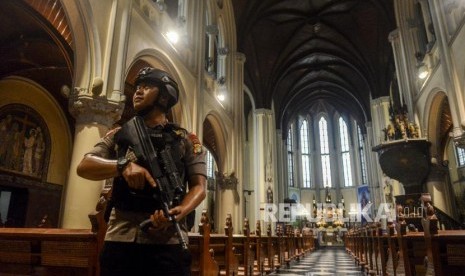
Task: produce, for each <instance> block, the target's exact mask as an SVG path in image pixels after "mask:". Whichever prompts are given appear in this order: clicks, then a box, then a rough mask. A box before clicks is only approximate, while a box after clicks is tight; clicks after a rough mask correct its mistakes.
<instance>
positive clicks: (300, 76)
mask: <svg viewBox="0 0 465 276" xmlns="http://www.w3.org/2000/svg"><path fill="white" fill-rule="evenodd" d="M233 5H234V14H235V17H236V24H237V28H236V29H237V40H238V51H240V52H242V53H244V54H245V55H246V57H247V60H246V63H245V76H244V80H245V85H246V86H247V87H248V88H249V89H250V91H251V92H252V95H253V98H254V99H253V100H254V101H255V106H256V108H267V109H271V108H272V105H274V110H275V111H276V118H277V120H276V123H277V128H280V129H285V128H287V125H288V123H289V121H290V120H292V119H294V118H295V116H297V115H299V114H302V113H307V112H311V110H312V108H313V107H314V105H316V104H317V103H318V102H321V100H323V101H324V102H325V103H326V104H328V105H332V106H333V107H334V108H335V109H336V110H337V111H338V112H340V113H343V114H351V115H353V116H354V117H355V118H356V119H357V120H358V121H359V122H360V123H361V125H363V124H364V123H365V122H366V121H370V120H371V119H370V116H371V115H370V99H371V98H378V97H380V96H387V95H389V84H390V82H391V79H392V77H393V76H394V75H395V74H394V66H393V58H392V48H391V45H390V43H389V41H388V35H389V33H390V32H391V31H392V30H394V29H395V20H394V12H393V10H394V9H393V1H392V0H305V1H297V0H285V1H283V0H268V1H263V0H233ZM248 111H250V110H246V112H248ZM283 133H285V132H283Z"/></svg>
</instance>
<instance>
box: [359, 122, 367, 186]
mask: <svg viewBox="0 0 465 276" xmlns="http://www.w3.org/2000/svg"><path fill="white" fill-rule="evenodd" d="M357 135H358V152H359V154H360V170H361V174H362V184H363V185H365V184H368V177H367V163H366V160H365V141H364V139H363V134H362V129H361V128H360V126H359V125H358V124H357Z"/></svg>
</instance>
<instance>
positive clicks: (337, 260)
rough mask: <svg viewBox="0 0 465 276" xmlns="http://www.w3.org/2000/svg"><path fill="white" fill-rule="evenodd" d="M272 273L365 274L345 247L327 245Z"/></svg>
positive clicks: (356, 275) (289, 274)
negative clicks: (288, 266)
mask: <svg viewBox="0 0 465 276" xmlns="http://www.w3.org/2000/svg"><path fill="white" fill-rule="evenodd" d="M270 275H281V276H283V275H287V276H296V275H304V276H320V275H336V276H339V275H341V276H359V275H364V274H363V273H362V272H361V271H360V269H359V268H357V267H356V266H355V263H354V260H353V259H352V258H351V257H350V256H349V255H348V254H347V253H346V252H345V250H344V248H343V247H327V248H323V249H320V250H317V251H314V252H312V253H310V254H307V255H306V256H305V257H304V258H303V259H302V260H300V261H298V262H292V263H291V267H290V268H289V269H287V268H281V269H280V270H279V271H278V272H275V273H272V274H270Z"/></svg>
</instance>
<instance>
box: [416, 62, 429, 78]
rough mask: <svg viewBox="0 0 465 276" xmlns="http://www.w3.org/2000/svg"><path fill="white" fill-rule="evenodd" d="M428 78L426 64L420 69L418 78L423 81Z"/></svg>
mask: <svg viewBox="0 0 465 276" xmlns="http://www.w3.org/2000/svg"><path fill="white" fill-rule="evenodd" d="M427 76H428V69H427V68H426V66H425V65H424V64H422V65H421V66H419V67H418V78H420V79H421V80H423V79H425V78H426V77H427Z"/></svg>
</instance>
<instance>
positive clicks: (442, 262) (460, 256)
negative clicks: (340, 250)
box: [345, 207, 465, 276]
mask: <svg viewBox="0 0 465 276" xmlns="http://www.w3.org/2000/svg"><path fill="white" fill-rule="evenodd" d="M401 210H402V208H401V207H400V208H398V214H397V218H398V219H397V221H395V222H391V223H388V226H387V231H383V230H382V229H381V227H380V224H372V225H369V226H366V227H363V228H358V229H356V230H351V231H349V233H348V234H347V235H346V237H345V245H346V249H347V251H348V252H349V253H350V254H351V255H352V256H353V257H354V260H355V263H356V264H357V265H359V266H360V269H361V270H362V271H364V272H365V273H367V274H368V275H394V276H395V275H407V276H410V275H439V276H442V275H448V276H449V275H463V274H464V273H465V230H438V228H437V218H436V216H435V215H434V213H428V214H426V215H425V217H424V218H423V229H424V232H415V231H410V232H408V231H407V225H406V223H405V220H404V217H403V214H402V212H401Z"/></svg>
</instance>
